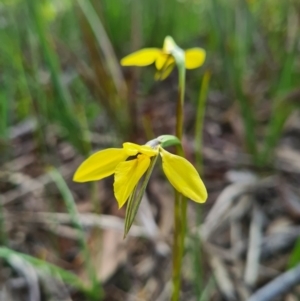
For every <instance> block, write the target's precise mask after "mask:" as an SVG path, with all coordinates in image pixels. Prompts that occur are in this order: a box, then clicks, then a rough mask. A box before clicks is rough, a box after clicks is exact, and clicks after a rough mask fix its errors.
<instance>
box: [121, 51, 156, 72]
mask: <svg viewBox="0 0 300 301" xmlns="http://www.w3.org/2000/svg"><path fill="white" fill-rule="evenodd" d="M160 54H161V50H160V49H158V48H145V49H142V50H139V51H136V52H133V53H131V54H129V55H127V56H125V57H124V58H123V59H122V60H121V65H122V66H140V67H141V66H148V65H151V64H153V63H154V62H155V60H156V59H157V57H158V56H159V55H160Z"/></svg>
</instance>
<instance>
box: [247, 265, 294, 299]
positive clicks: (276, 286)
mask: <svg viewBox="0 0 300 301" xmlns="http://www.w3.org/2000/svg"><path fill="white" fill-rule="evenodd" d="M299 283H300V264H299V265H297V266H296V267H295V268H293V269H291V270H289V271H287V272H285V273H283V274H281V275H280V276H278V277H276V278H275V279H274V280H272V281H271V282H269V283H268V284H266V285H265V286H263V287H262V288H260V289H259V290H257V291H256V292H255V293H254V294H253V295H252V296H251V297H250V298H249V300H248V301H272V300H275V299H276V298H278V297H280V296H281V295H283V294H284V293H288V292H290V290H291V289H292V287H293V286H295V285H297V284H299Z"/></svg>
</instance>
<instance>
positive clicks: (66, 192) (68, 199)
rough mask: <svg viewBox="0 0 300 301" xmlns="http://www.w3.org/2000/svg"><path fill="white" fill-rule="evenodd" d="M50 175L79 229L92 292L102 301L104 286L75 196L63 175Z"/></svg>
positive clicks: (51, 171)
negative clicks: (100, 279)
mask: <svg viewBox="0 0 300 301" xmlns="http://www.w3.org/2000/svg"><path fill="white" fill-rule="evenodd" d="M49 174H50V176H51V177H52V179H53V181H54V182H55V184H56V185H57V187H58V189H59V191H60V193H61V194H62V196H63V200H64V202H65V206H66V208H67V211H68V212H69V214H70V217H71V221H72V224H73V226H74V228H76V229H77V234H78V240H79V243H80V247H81V250H82V253H83V256H84V262H85V265H86V269H87V272H88V275H89V277H90V281H91V284H92V291H93V292H94V297H95V300H101V299H102V297H103V291H102V286H101V284H99V283H97V277H96V274H95V269H94V266H93V263H92V261H91V256H90V252H89V250H88V247H87V244H86V240H85V235H84V230H83V228H82V226H81V224H80V221H79V216H78V212H77V208H76V204H75V200H74V198H73V195H72V193H71V191H70V189H69V188H68V186H67V184H66V182H65V180H64V179H63V177H62V176H61V174H60V173H59V172H58V171H57V170H56V169H52V170H50V173H49Z"/></svg>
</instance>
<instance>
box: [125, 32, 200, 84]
mask: <svg viewBox="0 0 300 301" xmlns="http://www.w3.org/2000/svg"><path fill="white" fill-rule="evenodd" d="M177 48H178V46H177V45H176V43H175V42H174V40H173V39H172V38H171V37H170V36H167V37H166V38H165V41H164V45H163V48H162V49H159V48H144V49H141V50H139V51H136V52H134V53H131V54H129V55H127V56H126V57H124V58H123V59H122V60H121V65H123V66H139V67H142V66H148V65H151V64H153V63H155V67H156V69H157V73H156V75H155V79H160V80H163V79H165V78H166V77H168V76H169V74H170V73H171V72H172V70H173V68H174V66H175V59H174V51H176V49H177ZM184 56H185V58H184V59H185V68H186V69H195V68H198V67H200V66H201V65H203V63H204V61H205V56H206V52H205V50H204V49H202V48H198V47H196V48H191V49H188V50H186V51H184Z"/></svg>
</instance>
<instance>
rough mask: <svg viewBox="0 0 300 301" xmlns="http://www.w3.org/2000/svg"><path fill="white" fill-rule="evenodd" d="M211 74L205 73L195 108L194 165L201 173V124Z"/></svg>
mask: <svg viewBox="0 0 300 301" xmlns="http://www.w3.org/2000/svg"><path fill="white" fill-rule="evenodd" d="M210 76H211V73H210V72H209V71H206V72H205V74H204V76H203V79H202V83H201V88H200V93H199V100H198V106H197V113H196V114H197V115H196V125H195V144H196V163H197V168H198V170H200V171H202V156H201V153H202V152H201V148H202V136H203V122H204V113H205V105H206V98H207V92H208V86H209V80H210Z"/></svg>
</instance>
